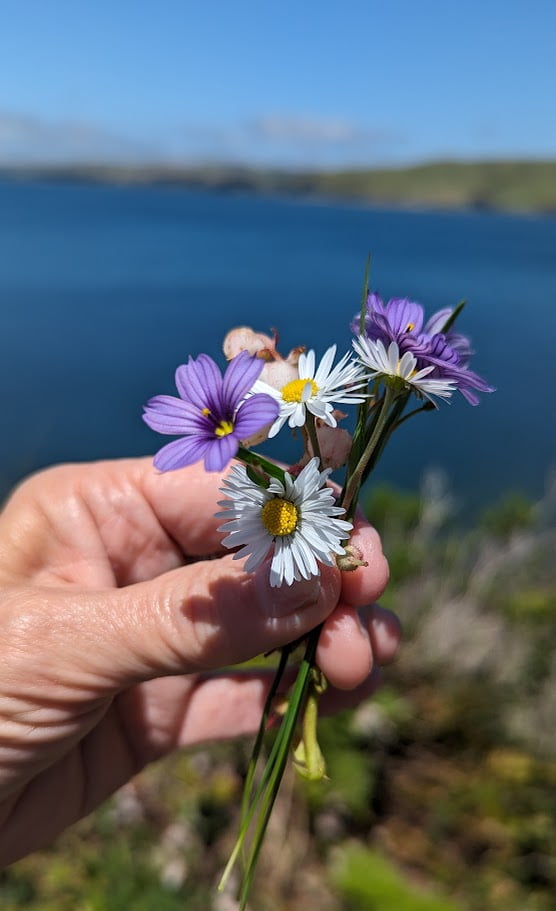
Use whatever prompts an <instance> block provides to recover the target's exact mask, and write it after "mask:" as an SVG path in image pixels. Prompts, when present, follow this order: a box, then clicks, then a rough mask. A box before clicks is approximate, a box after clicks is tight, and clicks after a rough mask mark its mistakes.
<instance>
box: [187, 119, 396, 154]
mask: <svg viewBox="0 0 556 911" xmlns="http://www.w3.org/2000/svg"><path fill="white" fill-rule="evenodd" d="M183 139H184V148H185V152H186V154H189V155H192V156H194V157H195V156H196V157H205V158H206V159H208V160H220V161H222V160H227V161H241V162H251V163H255V164H263V165H264V164H266V165H271V166H274V165H277V166H286V167H295V166H300V167H306V166H312V165H314V166H319V165H323V166H327V165H333V166H334V165H341V164H342V163H350V164H351V163H362V164H369V163H372V162H374V161H377V160H379V159H383V160H384V159H386V158H388V157H390V156H391V154H392V152H393V151H397V150H398V149H399V147H400V146H403V143H404V139H403V137H402V136H401V135H400V134H399V133H398V132H396V131H394V130H391V129H388V128H383V127H376V128H372V127H367V126H363V125H360V124H357V123H353V122H350V121H348V120H344V119H340V118H316V117H309V116H307V117H301V116H298V115H293V114H264V115H260V116H257V117H254V118H252V119H250V120H245V121H242V122H238V123H234V124H229V125H225V124H223V125H220V126H217V127H216V126H206V125H205V126H200V125H198V126H196V125H194V124H190V125H189V126H188V127H187V128H186V129H185V130H184V131H183Z"/></svg>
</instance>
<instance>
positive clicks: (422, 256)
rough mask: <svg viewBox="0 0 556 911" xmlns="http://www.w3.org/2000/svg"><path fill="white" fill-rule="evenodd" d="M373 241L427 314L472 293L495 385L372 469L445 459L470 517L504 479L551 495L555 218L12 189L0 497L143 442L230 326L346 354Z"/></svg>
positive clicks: (158, 192) (7, 194)
mask: <svg viewBox="0 0 556 911" xmlns="http://www.w3.org/2000/svg"><path fill="white" fill-rule="evenodd" d="M368 251H371V253H372V281H371V284H372V286H373V287H375V288H377V289H378V290H379V291H380V292H381V293H382V295H383V296H385V297H389V296H404V295H409V296H411V297H413V298H414V299H417V300H420V301H421V302H423V303H424V304H425V306H426V309H427V311H428V312H431V311H434V310H436V309H438V308H440V307H445V306H448V305H452V304H455V303H456V302H457V301H459V300H460V299H461V298H462V297H465V298H467V300H468V302H469V304H468V307H467V310H466V312H465V313H464V315H463V318H462V319H461V321H460V328H463V329H464V330H465V331H466V332H467V333H468V334H469V335H470V336H471V338H472V340H473V342H474V345H475V348H476V351H477V355H476V358H475V361H474V367H475V369H477V371H478V372H480V373H482V374H484V375H485V376H486V377H487V378H488V380H489V381H490V382H491V383H492V384H493V385H495V386H497V387H498V391H497V392H496V394H495V395H491V396H485V397H484V400H483V402H482V404H481V405H480V406H479V407H478V408H471V407H469V406H468V405H467V404H466V403H465V402H464V401H463V399H462V400H461V401H459V400H458V401H456V402H454V404H452V405H450V406H442V407H441V411H440V413H434V414H429V415H423V416H421V417H419V418H418V419H417V420H416V421H415V422H414V423H413V426H412V424H411V422H410V423H409V424H408V425H406V426H405V427H404V428H403V429H402V430H400V431H399V433H398V435H397V437H394V439H393V440H392V443H391V445H390V448H389V450H388V451H387V453H386V456H385V458H384V461H383V463H382V466H381V468H380V470H379V476H380V478H381V479H388V480H389V481H392V482H393V483H396V484H397V485H399V486H401V487H405V488H409V489H413V488H415V487H416V486H417V485H418V484H419V481H420V479H421V477H422V474H423V472H424V470H425V469H426V468H428V467H431V466H438V467H442V468H444V469H445V471H446V472H447V475H448V478H449V481H450V486H451V488H452V491H453V492H454V494H455V495H456V497H457V498H458V499H459V501H460V503H461V508H462V512H469V510H471V511H475V510H477V509H480V507H481V505H482V503H484V502H489V503H490V502H492V501H493V500H494V499H495V498H497V497H498V496H500V495H501V494H502V493H503V492H504V491H505V490H506V489H507V488H510V487H511V488H519V489H522V490H523V491H525V492H527V493H529V494H531V495H533V496H538V495H540V494H541V493H542V490H543V488H544V484H545V480H546V477H547V473H548V471H549V469H550V467H551V466H554V465H556V422H555V421H554V418H553V403H552V397H551V380H552V376H553V363H554V354H555V343H556V257H555V251H556V219H553V218H552V219H551V218H541V217H539V218H533V217H531V218H526V217H511V216H503V215H495V214H478V213H469V214H459V213H458V214H456V213H421V212H400V211H386V210H380V211H377V210H370V209H366V208H363V207H358V206H355V205H350V204H344V205H342V204H339V203H338V204H324V203H323V204H318V203H314V202H308V201H300V200H297V199H295V200H293V199H277V198H265V197H259V196H251V195H248V194H244V195H226V194H219V193H204V192H197V191H192V190H186V189H182V188H154V187H108V186H94V185H85V184H83V185H79V184H47V183H44V184H41V183H28V184H27V183H21V184H17V183H7V182H6V183H3V184H0V302H1V308H2V309H1V314H2V320H1V321H2V331H1V337H0V389H1V402H2V426H3V432H2V442H3V445H2V448H1V454H0V492H1V493H4V492H5V491H6V490H8V488H9V487H10V486H11V485H12V484H13V483H14V482H16V481H17V480H18V479H20V478H21V477H23V476H24V475H25V474H27V473H28V472H30V471H32V470H34V469H36V468H39V467H41V466H44V465H48V464H51V463H53V462H57V461H67V460H84V459H94V458H99V457H107V456H123V455H134V454H137V455H138V454H144V453H148V452H152V451H153V450H154V449H155V448H156V447H157V446H159V445H160V444H161V442H163V439H162V438H160V437H157V436H156V435H154V434H153V433H152V432H151V431H149V430H148V429H147V428H146V427H145V426H144V425H143V424H142V422H141V420H140V417H139V415H140V412H141V404H142V403H143V402H144V401H145V400H146V399H147V398H148V397H149V396H151V395H153V394H155V393H159V392H168V393H172V392H173V391H174V389H173V372H174V368H175V366H176V365H177V364H179V363H181V362H183V361H184V360H185V359H186V358H187V356H188V355H189V354H193V355H196V354H198V353H199V352H201V351H206V352H207V353H209V354H211V355H212V356H214V357H216V358H218V357H219V355H220V348H221V342H222V338H223V336H224V335H225V333H226V331H227V330H228V329H229V328H230V327H232V326H233V325H241V324H246V325H251V326H253V327H255V328H257V329H259V330H261V331H268V330H269V329H270V328H271V327H276V328H277V329H278V330H279V332H280V339H281V345H280V347H281V349H283V350H284V351H288V350H289V348H290V347H292V346H294V345H298V344H305V345H307V346H309V347H314V348H316V350H317V353H322V352H323V351H324V349H325V348H326V347H327V346H328V345H330V344H331V343H332V342H338V344H339V347H340V349H346V350H347V348H348V347H349V342H350V336H349V330H348V323H349V319H350V318H351V316H352V315H353V313H354V312H355V311H356V310H357V309H358V307H359V297H360V289H361V284H362V277H363V270H364V263H365V258H366V255H367V252H368ZM458 398H459V397H458ZM280 439H282V438H280ZM164 441H167V439H166V440H164ZM281 445H283V446H285V445H286V442H285V441H284V442H283V443H282V444H281ZM288 445H289V444H288ZM290 452H291V456H290V457H292V458H293V457H294V451H293V450H291V448H290ZM284 454H285V455H286V454H288V455H289V453H286V451H284Z"/></svg>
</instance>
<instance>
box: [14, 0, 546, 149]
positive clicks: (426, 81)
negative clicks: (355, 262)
mask: <svg viewBox="0 0 556 911" xmlns="http://www.w3.org/2000/svg"><path fill="white" fill-rule="evenodd" d="M0 22H1V27H0V163H4V162H13V161H16V162H27V161H72V160H77V161H86V160H89V161H132V162H136V161H139V162H142V161H162V162H183V161H185V162H188V161H212V162H219V161H225V162H239V163H255V164H263V165H278V166H285V167H305V166H316V167H336V166H342V165H364V166H365V165H376V164H405V163H413V162H420V161H426V160H432V159H438V158H458V159H459V158H463V159H466V158H494V157H517V156H519V157H535V158H551V157H552V158H553V157H556V116H555V113H556V110H555V109H556V102H555V100H554V99H555V96H556V91H555V90H556V63H555V60H556V54H555V52H554V39H555V35H556V3H554V2H553V0H530V2H528V3H524V2H517V0H506V2H501V0H482V2H480V0H466V3H465V4H463V3H459V2H458V3H456V2H449V0H444V2H442V0H436V2H432V0H422V2H414V0H403V2H402V0H390V2H388V0H382V2H374V0H368V2H363V0H354V2H349V0H343V2H333V0H320V2H316V0H305V2H303V0H297V2H292V0H281V2H280V3H267V2H264V0H258V2H255V0H252V2H247V0H234V2H233V3H232V2H223V0H221V2H216V0H203V2H200V0H198V2H195V3H192V2H187V0H158V2H156V3H155V2H147V0H135V2H132V0H111V2H108V0H88V2H86V0H0Z"/></svg>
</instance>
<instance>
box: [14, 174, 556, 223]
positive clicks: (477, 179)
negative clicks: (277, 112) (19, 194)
mask: <svg viewBox="0 0 556 911" xmlns="http://www.w3.org/2000/svg"><path fill="white" fill-rule="evenodd" d="M0 177H4V178H7V179H19V180H27V179H41V180H44V179H47V180H70V181H73V180H77V181H83V180H86V181H92V182H100V183H116V184H136V183H141V184H149V183H151V184H169V185H182V186H194V187H199V188H206V189H220V190H227V191H237V190H242V191H252V192H263V193H287V194H296V195H305V196H319V197H325V198H327V197H330V198H344V199H346V198H347V199H353V200H358V201H360V202H363V203H368V204H374V205H395V206H401V207H410V208H415V207H425V208H443V209H494V210H500V211H508V212H529V213H555V212H556V161H483V162H449V161H447V162H434V163H430V164H424V165H418V166H415V167H409V168H382V169H366V170H340V171H305V172H293V171H278V170H260V169H256V168H250V167H236V166H225V165H222V166H198V167H197V166H196V167H193V166H163V165H108V164H106V165H87V164H76V165H45V166H25V167H16V166H12V167H6V166H4V167H1V168H0Z"/></svg>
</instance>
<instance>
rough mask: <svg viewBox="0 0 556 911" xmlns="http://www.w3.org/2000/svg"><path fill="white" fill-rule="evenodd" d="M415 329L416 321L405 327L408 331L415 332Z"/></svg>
mask: <svg viewBox="0 0 556 911" xmlns="http://www.w3.org/2000/svg"><path fill="white" fill-rule="evenodd" d="M414 329H415V323H408V324H407V326H406V327H405V331H406V332H413V330H414Z"/></svg>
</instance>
